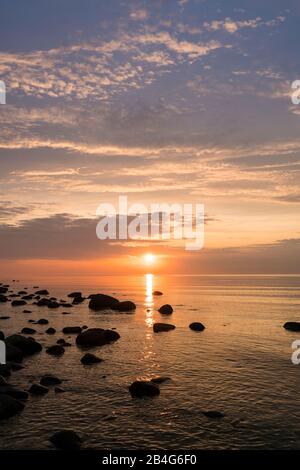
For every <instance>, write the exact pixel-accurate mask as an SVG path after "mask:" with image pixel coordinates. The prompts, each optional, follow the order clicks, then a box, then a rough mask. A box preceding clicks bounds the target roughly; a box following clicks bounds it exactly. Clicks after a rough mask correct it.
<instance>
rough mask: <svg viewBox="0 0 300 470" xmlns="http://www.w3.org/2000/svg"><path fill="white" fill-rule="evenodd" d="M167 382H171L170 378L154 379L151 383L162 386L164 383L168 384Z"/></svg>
mask: <svg viewBox="0 0 300 470" xmlns="http://www.w3.org/2000/svg"><path fill="white" fill-rule="evenodd" d="M167 380H171V379H170V377H153V379H151V382H153V383H155V384H162V383H163V382H166V381H167Z"/></svg>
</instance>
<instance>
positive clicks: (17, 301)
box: [11, 300, 27, 307]
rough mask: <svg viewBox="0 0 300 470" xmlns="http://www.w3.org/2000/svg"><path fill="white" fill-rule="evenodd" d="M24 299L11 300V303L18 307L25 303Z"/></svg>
mask: <svg viewBox="0 0 300 470" xmlns="http://www.w3.org/2000/svg"><path fill="white" fill-rule="evenodd" d="M26 304H27V302H26V300H13V301H12V303H11V306H12V307H20V306H21V305H26Z"/></svg>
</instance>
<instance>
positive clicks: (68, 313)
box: [61, 312, 71, 315]
mask: <svg viewBox="0 0 300 470" xmlns="http://www.w3.org/2000/svg"><path fill="white" fill-rule="evenodd" d="M70 313H71V312H61V314H62V315H70Z"/></svg>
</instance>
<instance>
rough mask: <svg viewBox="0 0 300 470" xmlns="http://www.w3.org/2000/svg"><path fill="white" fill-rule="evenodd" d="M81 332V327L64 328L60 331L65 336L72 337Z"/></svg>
mask: <svg viewBox="0 0 300 470" xmlns="http://www.w3.org/2000/svg"><path fill="white" fill-rule="evenodd" d="M81 330H82V328H81V326H65V328H63V330H62V331H63V333H64V334H65V335H72V334H79V333H81Z"/></svg>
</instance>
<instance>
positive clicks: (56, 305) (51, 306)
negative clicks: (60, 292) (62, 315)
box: [48, 300, 60, 308]
mask: <svg viewBox="0 0 300 470" xmlns="http://www.w3.org/2000/svg"><path fill="white" fill-rule="evenodd" d="M58 307H60V304H59V303H58V302H56V301H55V300H52V301H51V302H49V303H48V308H58Z"/></svg>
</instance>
